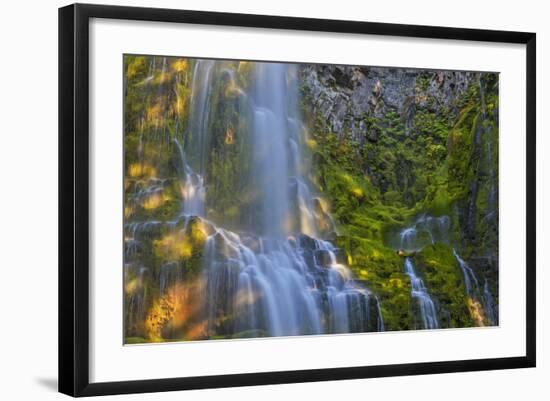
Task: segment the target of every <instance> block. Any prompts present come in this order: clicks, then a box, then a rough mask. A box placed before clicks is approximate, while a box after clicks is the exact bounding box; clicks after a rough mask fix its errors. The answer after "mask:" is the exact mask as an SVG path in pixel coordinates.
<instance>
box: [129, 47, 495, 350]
mask: <svg viewBox="0 0 550 401" xmlns="http://www.w3.org/2000/svg"><path fill="white" fill-rule="evenodd" d="M195 66H196V60H190V59H182V58H166V57H164V58H163V57H145V56H125V58H124V71H125V76H124V150H125V153H124V157H125V159H124V165H125V176H124V187H125V192H124V217H125V279H124V282H125V288H124V294H125V297H124V299H125V304H124V305H125V342H126V343H127V344H135V343H142V342H156V341H175V340H181V339H186V340H194V339H203V338H250V337H263V336H267V335H268V333H267V332H266V330H264V329H263V328H258V329H254V330H243V331H237V330H233V332H232V333H231V330H230V328H233V327H234V325H236V324H237V323H236V322H237V320H238V316H235V315H233V314H226V315H225V316H223V318H220V319H219V320H218V321H216V324H215V327H216V330H217V331H216V332H215V333H211V332H209V328H208V324H209V323H208V321H207V319H206V318H205V313H204V310H203V309H204V308H203V306H201V304H200V299H201V296H203V295H204V293H205V288H206V286H207V285H208V283H207V282H205V280H204V274H203V273H204V269H205V258H206V256H205V253H206V251H205V249H206V247H207V242H208V238H209V237H210V236H213V234H214V233H215V232H216V230H217V229H216V228H215V227H214V226H213V223H212V222H215V223H216V224H217V226H218V227H224V228H226V229H230V230H233V231H235V232H239V233H241V232H250V231H252V228H253V227H254V225H255V224H256V222H257V221H258V220H259V219H260V217H261V216H260V215H259V213H260V211H259V209H258V207H257V201H258V196H259V195H258V188H257V185H255V181H254V180H253V179H250V177H253V176H254V174H255V171H254V156H255V155H254V148H253V146H252V137H251V135H252V133H251V128H250V119H251V118H252V117H251V115H250V111H249V109H248V108H247V106H246V105H247V103H246V102H247V101H248V100H247V99H246V94H245V91H247V90H249V89H250V87H251V79H252V78H251V77H252V76H253V71H254V63H250V62H233V61H227V62H225V61H224V62H219V68H217V69H212V71H211V72H210V73H211V74H212V76H213V77H215V79H213V78H212V79H211V81H212V82H213V83H212V87H211V88H210V90H209V91H208V92H207V96H208V97H207V101H204V103H201V104H202V105H201V106H200V107H206V106H205V105H207V107H208V115H207V117H206V118H201V120H200V121H199V122H197V121H195V120H193V118H195V119H196V118H197V116H198V115H199V114H200V113H203V112H204V111H200V110H199V109H198V107H199V106H197V104H198V103H197V101H196V100H195V103H193V96H197V95H196V94H195V95H194V94H193V90H192V88H193V82H194V79H196V76H195V72H194V67H195ZM299 71H300V76H299V77H298V79H299V81H300V85H301V110H300V111H301V117H302V119H303V120H304V122H305V126H306V127H305V128H306V129H305V131H307V133H306V134H304V138H303V149H302V152H303V158H304V160H303V164H304V165H305V166H308V167H309V168H308V169H307V174H305V176H306V178H307V181H308V182H309V184H311V187H312V191H313V192H314V193H315V194H316V195H318V198H319V199H320V200H319V203H318V208H319V210H320V212H322V213H324V214H325V219H328V217H327V216H330V217H331V219H330V221H331V222H333V223H331V224H333V225H331V224H328V223H326V222H325V223H326V224H325V225H324V228H323V229H319V231H320V233H321V235H322V236H323V237H324V239H327V240H330V241H331V242H332V244H333V245H334V246H335V247H336V248H337V249H338V250H341V253H342V255H343V256H342V259H343V262H344V263H345V265H346V266H347V267H349V269H351V271H352V274H353V279H354V280H355V281H356V282H357V283H358V284H359V285H361V286H364V287H365V288H368V290H369V291H370V293H372V294H373V295H374V296H375V297H376V299H377V300H378V302H379V305H380V312H381V314H382V317H383V321H384V328H385V329H386V330H408V329H414V328H417V327H416V326H415V318H416V317H415V315H416V314H417V313H418V312H417V305H416V301H415V299H414V297H412V296H411V290H412V287H411V286H412V284H411V277H410V276H409V275H408V274H407V273H406V272H405V270H404V267H403V266H404V259H405V257H408V258H410V259H411V260H412V261H413V262H414V265H415V266H416V270H417V274H418V276H419V277H420V278H421V279H422V280H423V283H424V284H425V287H426V289H427V291H428V292H429V294H430V296H431V298H432V299H433V300H434V303H435V308H436V311H437V315H438V319H439V323H440V326H441V327H471V326H479V325H483V324H487V323H488V320H487V319H488V318H487V316H485V314H484V311H483V310H482V309H483V305H481V304H482V300H481V295H479V293H478V294H473V293H470V294H469V293H468V291H467V288H466V283H465V280H466V279H465V276H464V274H463V271H462V270H461V267H460V265H459V263H458V261H457V258H456V257H455V255H454V254H453V248H454V249H455V250H457V251H458V253H459V254H460V255H461V256H462V258H464V259H465V260H466V261H468V263H469V266H471V268H472V269H473V271H474V272H475V274H477V276H478V277H479V278H480V281H481V278H484V279H485V280H486V281H487V283H488V289H489V291H490V293H491V294H492V295H493V298H494V302H495V303H496V305H498V99H499V97H498V75H497V74H489V73H483V74H480V73H466V72H453V73H446V74H447V75H444V74H443V73H442V72H430V71H415V70H410V71H413V72H410V71H409V70H407V71H409V72H408V74H409V75H408V76H409V77H411V76H412V78H407V79H409V81H405V80H404V79H405V78H403V81H399V80H395V79H392V74H393V73H394V72H392V70H390V69H368V68H366V67H364V68H362V69H355V70H346V69H342V70H340V69H339V67H335V66H332V67H331V66H317V67H315V66H303V67H301V69H300V70H299ZM342 71H343V72H342ZM360 79H361V80H363V81H361V82H363V83H362V85H358V84H357V83H356V82H359V81H358V80H360ZM453 80H454V81H453ZM450 81H452V82H451V83H450V84H449V83H448V82H450ZM405 82H409V83H405ZM195 85H196V83H195ZM369 85H370V86H369ZM367 88H368V89H367ZM243 93H244V94H243ZM335 93H336V94H339V93H346V96H347V98H346V99H352V100H349V104H348V105H343V103H337V102H339V100H337V101H336V100H334V99H339V98H337V97H335V96H334V94H335ZM404 93H406V94H404ZM354 94H360V95H362V97H366V98H368V99H369V100H368V102H365V103H364V104H358V103H357V102H358V101H357V100H353V99H355V98H356V97H354ZM363 95H364V96H363ZM331 96H332V97H331ZM362 97H361V96H357V98H358V99H361V98H362ZM395 98H398V99H402V101H401V100H400V101H396V100H395ZM330 99H333V100H330ZM329 100H330V101H333V102H334V104H331V106H330V107H328V106H327V108H326V109H323V104H327V102H329ZM354 102H356V103H354ZM357 109H360V110H361V112H360V113H358V112H356V111H353V110H357ZM326 110H329V111H326ZM337 110H344V112H342V113H339V114H338V112H337ZM200 115H202V114H200ZM335 121H337V122H338V124H335V123H334V122H335ZM200 124H202V125H200ZM198 126H201V127H203V128H202V130H203V131H204V132H205V134H203V135H202V136H201V135H199V133H198V128H197V127H198ZM357 127H359V128H357ZM179 143H181V144H184V147H185V156H184V155H182V153H180V149H178V146H177V145H178V144H179ZM186 169H187V170H186ZM191 170H192V171H193V173H196V174H197V175H200V176H201V177H204V182H205V183H206V185H205V187H204V191H205V209H206V211H205V215H204V216H193V217H189V216H183V214H182V213H181V212H182V202H183V198H184V196H185V195H184V194H183V192H184V189H185V188H184V186H183V184H184V183H183V182H182V177H183V176H185V174H188V175H189V171H191ZM188 179H189V178H188ZM194 179H196V178H194ZM273 191H277V189H276V188H274V189H273ZM420 216H433V217H440V216H448V219H449V227H448V229H447V230H446V232H445V235H444V236H440V237H438V239H437V240H433V238H432V241H431V242H432V243H429V244H425V246H422V247H421V249H416V250H414V251H411V252H409V251H408V250H404V249H401V248H403V247H402V245H400V243H399V235H400V232H402V230H403V229H405V228H406V227H411V226H414V224H416V222H417V221H418V219H419V217H420ZM206 217H208V219H207V218H206ZM291 223H292V222H291ZM319 227H320V226H319ZM217 235H219V234H217ZM250 241H251V242H253V240H250ZM218 243H220V241H218V242H217V244H218ZM226 246H227V244H226ZM249 246H250V248H251V249H255V248H254V247H255V246H256V247H258V246H259V245H257V244H252V245H249ZM216 252H222V250H218V249H217V250H216ZM223 252H228V251H227V250H225V251H223ZM481 290H482V289H479V291H481ZM201 294H202V295H201ZM201 308H202V309H201ZM217 313H218V312H217V311H215V312H214V314H217ZM216 316H217V315H216ZM492 323H494V324H496V323H498V322H492ZM228 333H230V334H228Z"/></svg>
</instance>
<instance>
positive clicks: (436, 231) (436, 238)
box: [399, 214, 451, 252]
mask: <svg viewBox="0 0 550 401" xmlns="http://www.w3.org/2000/svg"><path fill="white" fill-rule="evenodd" d="M450 225H451V222H450V219H449V216H445V215H443V216H439V217H433V216H429V215H426V214H424V215H421V216H420V217H419V218H418V219H417V220H416V221H415V222H414V224H413V225H412V226H410V227H406V228H404V229H403V230H401V232H400V233H399V239H400V249H402V250H403V251H406V252H418V251H420V250H421V249H422V248H424V247H425V246H426V245H434V244H435V243H437V242H443V243H447V242H448V235H449V229H450Z"/></svg>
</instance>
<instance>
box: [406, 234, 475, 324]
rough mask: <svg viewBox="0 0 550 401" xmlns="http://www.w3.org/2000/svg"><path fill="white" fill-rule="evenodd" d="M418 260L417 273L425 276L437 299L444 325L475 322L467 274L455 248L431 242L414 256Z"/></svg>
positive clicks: (426, 282)
mask: <svg viewBox="0 0 550 401" xmlns="http://www.w3.org/2000/svg"><path fill="white" fill-rule="evenodd" d="M414 261H415V265H416V269H417V273H418V274H420V275H421V276H422V278H423V279H424V283H425V285H426V287H427V288H428V291H429V293H430V295H431V296H432V298H434V299H435V300H437V305H438V315H439V318H440V320H441V322H440V323H441V325H442V326H443V327H447V326H448V327H471V326H474V322H473V320H472V318H471V316H470V312H469V309H468V297H467V295H466V290H465V287H464V276H463V274H462V271H461V270H460V267H459V266H458V263H457V261H456V259H455V257H454V255H453V250H452V248H451V247H450V246H448V245H445V244H440V243H439V244H436V245H430V246H427V247H425V248H424V249H423V250H422V251H421V252H419V253H418V254H417V255H416V256H415V257H414ZM449 317H450V318H449Z"/></svg>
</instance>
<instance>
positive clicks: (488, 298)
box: [483, 278, 498, 326]
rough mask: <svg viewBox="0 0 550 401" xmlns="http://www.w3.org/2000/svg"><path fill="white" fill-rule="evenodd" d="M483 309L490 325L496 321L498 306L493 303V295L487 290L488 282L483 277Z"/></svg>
mask: <svg viewBox="0 0 550 401" xmlns="http://www.w3.org/2000/svg"><path fill="white" fill-rule="evenodd" d="M483 309H484V310H485V315H486V318H487V320H488V321H489V324H490V325H491V326H493V325H495V324H497V323H498V307H497V306H496V305H495V302H494V299H493V295H492V294H491V291H489V282H488V281H487V278H485V283H484V284H483Z"/></svg>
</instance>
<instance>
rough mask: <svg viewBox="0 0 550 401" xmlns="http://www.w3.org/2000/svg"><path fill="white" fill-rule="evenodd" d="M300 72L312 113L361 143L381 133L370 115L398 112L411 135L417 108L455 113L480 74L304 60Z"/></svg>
mask: <svg viewBox="0 0 550 401" xmlns="http://www.w3.org/2000/svg"><path fill="white" fill-rule="evenodd" d="M301 73H302V77H303V81H304V93H305V95H306V97H308V98H309V99H310V101H311V104H312V106H313V110H312V111H313V113H314V114H315V115H317V116H319V117H322V120H323V123H325V124H326V125H327V127H329V128H330V130H331V131H332V132H334V133H335V134H336V135H337V136H338V137H342V136H343V135H346V134H348V135H350V136H351V138H353V139H354V140H356V141H358V142H359V143H364V142H365V141H367V140H369V141H376V140H377V139H378V137H379V132H378V131H377V130H376V129H375V128H373V126H372V121H371V120H369V118H371V119H372V118H375V119H379V120H384V119H385V116H386V115H387V114H388V113H390V112H392V111H393V112H396V113H398V114H399V116H400V118H401V120H402V121H403V123H404V125H405V133H406V134H408V135H410V134H413V133H412V132H411V130H412V128H413V118H414V115H415V112H416V110H418V109H423V110H427V111H429V112H438V111H440V110H441V109H442V108H444V109H446V110H449V111H451V112H454V113H456V112H457V100H458V99H459V98H460V97H461V96H462V95H463V94H464V93H465V92H466V91H467V90H468V87H469V85H470V83H471V82H472V80H473V79H475V77H476V74H475V73H463V72H454V71H426V70H417V69H402V68H383V67H354V66H340V65H304V66H303V67H302V69H301Z"/></svg>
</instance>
